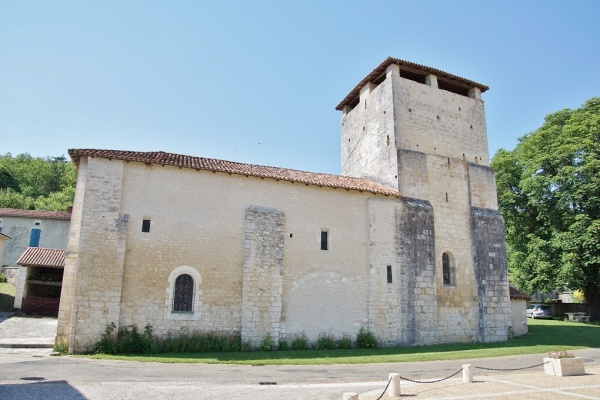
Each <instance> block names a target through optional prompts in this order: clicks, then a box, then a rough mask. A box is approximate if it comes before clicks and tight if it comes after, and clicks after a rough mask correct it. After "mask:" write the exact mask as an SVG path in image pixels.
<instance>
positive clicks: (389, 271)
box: [387, 265, 392, 283]
mask: <svg viewBox="0 0 600 400" xmlns="http://www.w3.org/2000/svg"><path fill="white" fill-rule="evenodd" d="M387 279H388V283H392V266H391V265H388V266H387Z"/></svg>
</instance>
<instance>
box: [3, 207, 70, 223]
mask: <svg viewBox="0 0 600 400" xmlns="http://www.w3.org/2000/svg"><path fill="white" fill-rule="evenodd" d="M0 217H23V218H45V219H67V220H70V219H71V213H69V212H66V211H44V210H19V209H17V208H0Z"/></svg>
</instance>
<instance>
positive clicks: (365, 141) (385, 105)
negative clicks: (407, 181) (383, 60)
mask: <svg viewBox="0 0 600 400" xmlns="http://www.w3.org/2000/svg"><path fill="white" fill-rule="evenodd" d="M390 74H391V72H390ZM391 82H392V81H391V80H390V79H386V80H385V81H384V82H382V83H381V84H379V85H378V86H375V85H372V84H369V85H367V86H366V87H365V88H363V90H362V92H361V96H360V103H359V104H358V105H357V106H356V107H355V108H354V109H353V110H352V111H350V112H348V113H344V116H343V117H342V127H341V130H342V135H341V149H342V157H341V160H342V168H341V170H342V175H346V176H355V177H361V178H366V179H369V180H371V181H373V182H377V183H380V184H382V185H385V186H388V187H391V188H394V189H397V187H398V176H397V175H396V170H397V165H396V157H395V154H396V146H395V143H394V107H393V106H392V83H391Z"/></svg>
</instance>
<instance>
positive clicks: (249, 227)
mask: <svg viewBox="0 0 600 400" xmlns="http://www.w3.org/2000/svg"><path fill="white" fill-rule="evenodd" d="M284 233H285V216H284V215H283V213H282V212H280V211H279V210H275V209H270V208H263V207H254V206H251V207H249V208H248V209H247V210H246V232H245V240H244V262H243V264H244V266H243V278H242V327H241V334H242V341H244V342H246V343H249V344H250V345H251V346H252V347H254V348H256V347H259V346H260V343H261V340H262V339H263V338H264V337H265V336H271V337H272V339H273V344H274V345H277V344H278V342H279V336H280V333H281V330H280V324H281V308H282V301H281V295H282V275H283V267H284V265H283V247H284Z"/></svg>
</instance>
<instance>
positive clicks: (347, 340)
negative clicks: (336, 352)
mask: <svg viewBox="0 0 600 400" xmlns="http://www.w3.org/2000/svg"><path fill="white" fill-rule="evenodd" d="M338 348H339V349H351V348H352V338H351V337H350V335H348V334H347V333H344V334H343V335H342V338H341V339H340V341H339V342H338Z"/></svg>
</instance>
